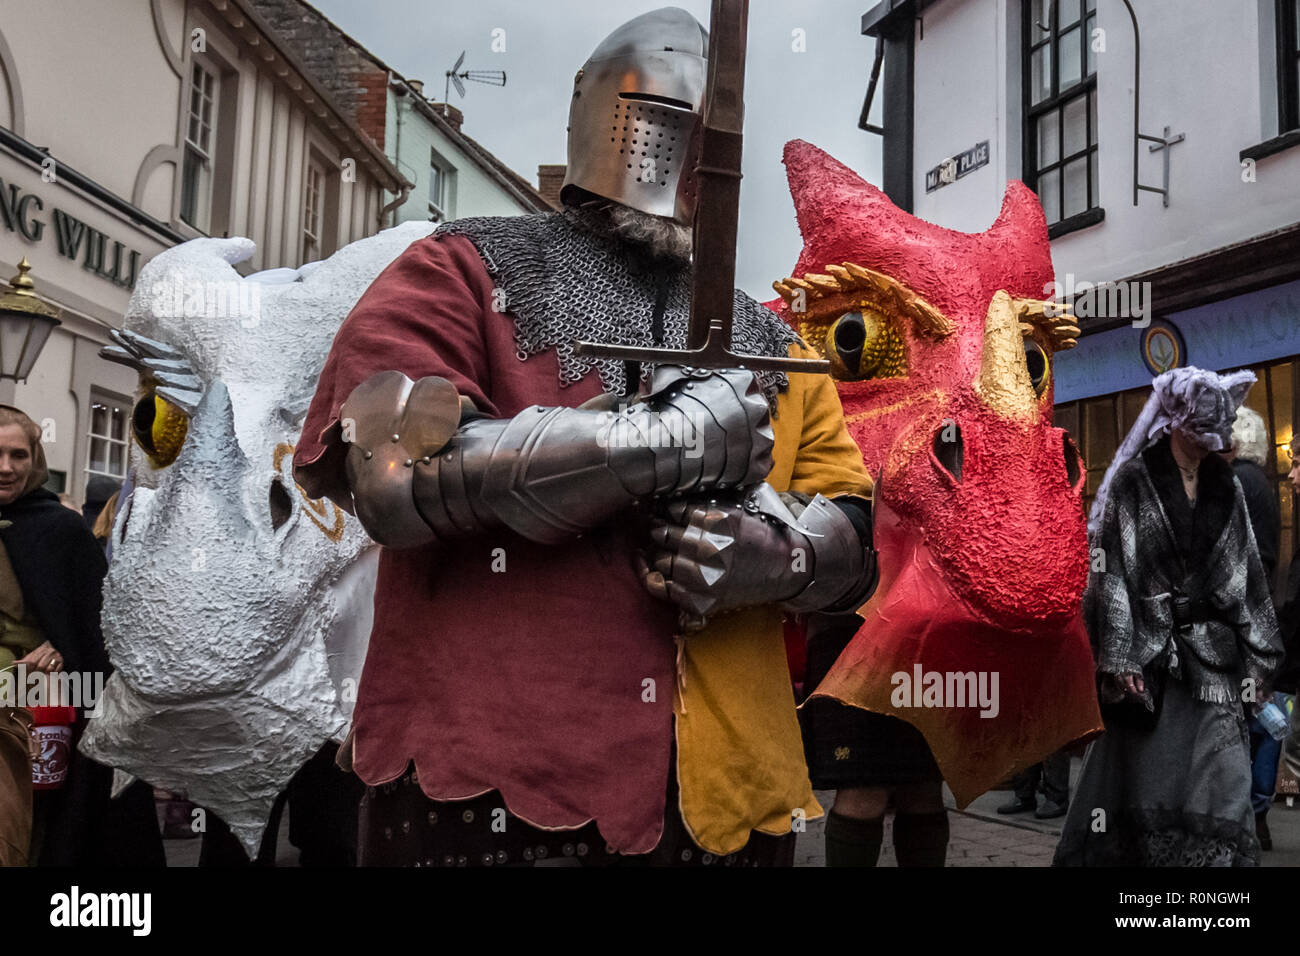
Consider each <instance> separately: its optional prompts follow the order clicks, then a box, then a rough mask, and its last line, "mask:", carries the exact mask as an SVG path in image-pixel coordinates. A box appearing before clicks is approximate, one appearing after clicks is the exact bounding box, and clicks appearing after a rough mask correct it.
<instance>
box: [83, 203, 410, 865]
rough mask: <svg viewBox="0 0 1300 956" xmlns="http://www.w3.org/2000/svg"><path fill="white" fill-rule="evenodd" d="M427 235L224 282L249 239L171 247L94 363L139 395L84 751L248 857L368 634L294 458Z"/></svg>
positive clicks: (335, 707) (330, 528) (360, 591)
mask: <svg viewBox="0 0 1300 956" xmlns="http://www.w3.org/2000/svg"><path fill="white" fill-rule="evenodd" d="M431 228H432V227H431V225H430V224H429V223H408V224H405V225H403V226H399V227H397V228H394V229H390V230H387V231H385V232H383V233H380V234H379V235H377V236H374V237H371V238H369V239H363V240H360V241H358V242H355V243H353V244H351V245H349V246H347V247H345V248H343V249H341V250H339V252H337V253H336V254H335V255H333V256H331V257H330V258H329V259H328V260H326V261H324V262H319V263H311V264H309V265H308V266H304V267H303V268H302V269H299V270H291V269H277V270H273V271H272V272H269V273H258V274H255V275H253V276H251V277H248V278H244V277H241V276H240V275H239V273H237V272H236V271H235V269H234V268H233V264H234V263H238V262H241V261H244V260H246V259H248V258H249V257H250V256H251V255H252V254H253V251H254V246H253V243H252V242H251V241H250V240H248V239H196V240H193V241H191V242H187V243H184V244H183V245H180V246H177V247H175V248H172V249H169V250H167V251H165V252H163V253H161V254H160V255H158V256H157V257H156V258H154V259H153V260H152V261H151V262H150V263H149V264H148V265H147V266H146V267H145V269H144V270H143V271H142V272H141V275H140V279H139V281H138V283H137V285H136V290H135V293H134V294H133V295H132V297H131V301H130V304H129V305H128V308H127V314H126V320H125V323H124V328H123V329H122V330H120V331H114V332H113V333H112V335H113V338H114V341H115V342H116V343H117V344H116V345H114V346H110V347H109V348H107V349H105V350H104V355H105V357H107V358H111V359H113V360H115V361H119V362H123V363H125V364H128V365H131V366H132V367H134V368H135V369H137V371H138V372H139V374H140V382H139V389H138V393H137V402H136V405H135V409H134V412H133V415H132V432H133V435H134V441H133V443H132V463H133V479H134V489H133V491H132V493H131V495H130V497H129V498H128V499H127V500H125V501H123V502H122V503H121V504H120V505H119V509H118V514H117V520H116V522H115V526H114V529H113V533H112V560H111V562H110V565H109V573H108V578H107V580H106V582H105V589H104V610H103V628H104V639H105V643H106V645H107V648H108V652H109V656H110V657H111V659H112V661H113V664H114V666H115V668H116V672H115V674H114V675H113V677H112V678H111V679H110V681H109V682H108V685H107V687H106V689H105V693H104V696H103V699H102V702H101V704H100V706H99V708H98V710H99V716H98V717H97V718H96V719H94V720H91V721H90V722H89V724H88V727H87V731H86V733H85V735H84V737H83V743H82V749H83V750H84V751H86V752H87V753H88V754H90V755H91V756H92V757H94V758H95V759H97V760H99V761H101V762H104V763H107V764H110V765H112V766H114V767H117V768H120V769H122V770H124V771H126V772H128V773H130V774H133V775H135V776H137V777H140V778H142V779H144V780H147V781H148V782H149V783H151V784H153V785H155V786H160V787H166V788H169V789H174V790H185V791H186V792H187V793H188V795H189V797H190V799H191V800H193V801H194V802H196V803H198V804H200V805H202V806H205V807H208V808H210V809H211V810H212V811H213V812H215V813H217V814H219V815H220V816H221V817H222V819H223V820H225V821H226V823H227V824H228V825H229V826H230V827H231V829H232V831H234V833H235V834H236V835H237V836H238V837H239V838H240V840H241V841H242V842H243V843H244V845H245V846H246V847H247V848H249V850H250V852H251V851H253V850H254V849H255V848H256V846H257V843H258V840H259V839H260V834H261V830H262V828H263V826H264V825H265V823H266V820H267V817H268V815H269V811H270V808H271V804H272V802H273V801H274V798H275V795H276V794H277V793H278V792H279V791H280V790H282V789H283V788H284V786H285V785H286V784H287V783H288V781H289V778H290V777H291V776H292V775H293V774H294V772H295V771H296V770H297V769H298V768H299V767H300V766H301V765H302V764H303V762H305V761H306V760H307V758H308V757H310V756H311V755H312V754H313V753H315V751H316V750H318V749H319V748H320V746H321V745H322V744H323V743H324V742H325V741H327V740H329V739H331V738H337V737H340V736H341V735H342V733H343V732H344V731H345V729H346V726H347V721H348V713H349V712H350V708H351V701H352V700H353V699H355V698H354V695H355V687H356V684H355V681H356V679H357V678H358V676H359V674H360V670H361V663H362V660H363V658H364V653H365V646H366V641H367V639H368V636H369V631H370V622H371V601H372V597H373V589H374V566H375V560H374V557H375V551H374V547H373V545H372V542H371V541H370V539H369V538H368V537H367V536H366V534H365V532H364V531H363V530H362V528H361V526H360V525H359V524H358V523H357V521H356V520H355V519H354V518H352V517H351V516H350V515H345V514H344V513H343V512H342V511H341V510H340V509H339V508H338V507H337V506H336V505H334V504H333V503H332V502H328V501H316V500H312V499H310V498H308V497H307V496H306V495H305V494H304V493H303V491H302V489H300V488H299V487H298V486H297V484H296V483H295V482H294V480H293V475H292V458H293V447H294V444H295V443H296V441H297V437H298V433H299V431H300V430H301V425H302V420H303V418H304V416H305V414H306V411H307V405H308V403H309V402H310V400H311V396H312V392H313V390H314V389H315V385H316V380H317V378H318V377H319V375H320V371H321V368H322V366H323V364H324V361H325V357H326V355H327V353H328V351H329V346H330V343H331V341H332V340H333V338H334V334H335V333H336V332H337V331H338V328H339V325H340V324H341V323H342V321H343V319H344V318H345V317H346V315H347V314H348V312H349V311H350V310H351V308H352V306H353V304H354V303H355V302H356V300H357V298H358V297H359V296H360V294H361V293H362V292H363V291H364V290H365V288H366V287H367V286H368V285H369V284H370V282H371V281H372V280H373V279H374V278H375V276H376V275H378V273H379V272H380V271H381V270H382V269H383V268H384V267H385V266H386V265H388V263H389V262H391V261H392V260H393V259H394V258H395V257H396V256H397V255H399V254H400V253H401V252H402V251H403V250H404V249H405V248H406V247H407V246H408V245H409V244H410V243H411V242H412V241H414V240H416V239H418V238H421V237H423V236H425V235H427V234H428V233H429V232H430V231H431Z"/></svg>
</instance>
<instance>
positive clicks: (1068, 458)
mask: <svg viewBox="0 0 1300 956" xmlns="http://www.w3.org/2000/svg"><path fill="white" fill-rule="evenodd" d="M1061 444H1062V445H1063V447H1064V451H1065V477H1066V478H1067V479H1069V482H1070V487H1071V488H1074V489H1078V487H1079V479H1081V478H1082V477H1083V468H1082V463H1081V461H1080V458H1079V449H1078V448H1076V447H1075V445H1074V441H1073V440H1072V439H1071V438H1070V433H1069V432H1062V433H1061Z"/></svg>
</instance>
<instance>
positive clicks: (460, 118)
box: [429, 102, 465, 133]
mask: <svg viewBox="0 0 1300 956" xmlns="http://www.w3.org/2000/svg"><path fill="white" fill-rule="evenodd" d="M429 105H430V106H432V107H433V108H434V109H435V110H437V111H438V115H439V116H441V117H442V118H443V119H445V120H446V121H447V123H448V125H449V126H451V128H452V129H454V130H455V131H456V132H458V133H459V132H460V125H461V124H462V123H464V122H465V114H464V113H462V112H461V111H460V110H458V109H456V107H454V106H452V105H451V104H450V103H434V102H430V103H429Z"/></svg>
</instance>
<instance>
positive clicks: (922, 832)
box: [894, 810, 948, 866]
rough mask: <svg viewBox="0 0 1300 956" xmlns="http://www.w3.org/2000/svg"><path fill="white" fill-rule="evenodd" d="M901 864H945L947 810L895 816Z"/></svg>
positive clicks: (895, 846) (897, 848)
mask: <svg viewBox="0 0 1300 956" xmlns="http://www.w3.org/2000/svg"><path fill="white" fill-rule="evenodd" d="M894 855H895V856H897V857H898V865H899V866H943V864H944V860H945V859H946V858H947V856H948V812H947V811H946V810H941V811H940V812H938V813H897V814H895V815H894Z"/></svg>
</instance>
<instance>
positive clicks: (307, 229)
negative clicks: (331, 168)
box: [302, 153, 329, 262]
mask: <svg viewBox="0 0 1300 956" xmlns="http://www.w3.org/2000/svg"><path fill="white" fill-rule="evenodd" d="M313 179H314V189H313ZM328 191H329V177H328V174H327V173H326V171H325V165H324V163H323V162H321V161H320V160H318V159H317V158H316V156H315V155H314V154H310V153H309V155H308V157H307V171H306V173H305V174H304V176H303V192H302V260H303V262H310V261H312V257H313V256H314V257H317V258H319V257H320V255H321V254H322V253H323V251H324V244H323V242H322V241H321V237H322V235H323V234H324V232H325V198H326V194H327V193H328ZM313 227H314V229H313Z"/></svg>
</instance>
